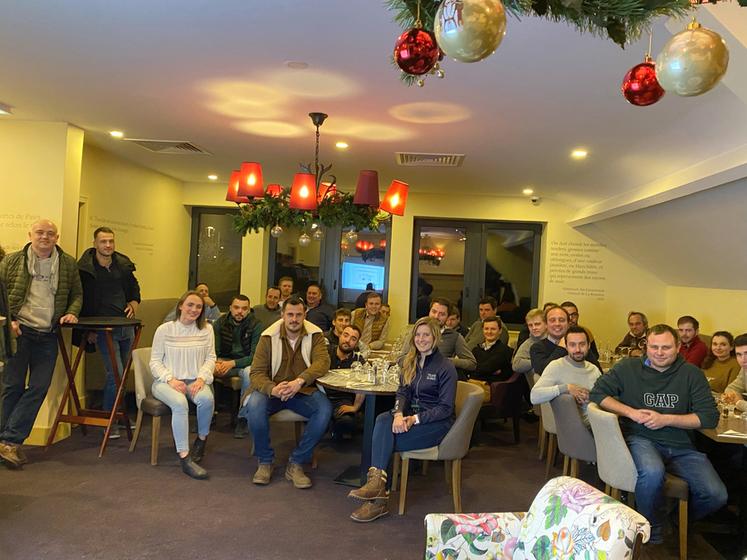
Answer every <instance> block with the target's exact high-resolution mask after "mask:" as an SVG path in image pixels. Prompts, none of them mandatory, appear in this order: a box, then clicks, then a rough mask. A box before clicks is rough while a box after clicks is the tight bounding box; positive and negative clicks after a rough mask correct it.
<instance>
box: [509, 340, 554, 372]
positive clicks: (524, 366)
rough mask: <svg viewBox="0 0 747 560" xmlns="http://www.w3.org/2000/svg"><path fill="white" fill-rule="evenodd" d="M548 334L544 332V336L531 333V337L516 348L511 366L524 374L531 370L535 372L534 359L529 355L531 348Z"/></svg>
mask: <svg viewBox="0 0 747 560" xmlns="http://www.w3.org/2000/svg"><path fill="white" fill-rule="evenodd" d="M546 336H547V335H546V334H543V335H542V336H531V335H530V336H529V338H527V339H526V340H525V341H524V342H522V343H521V346H519V347H518V348H517V349H516V353H515V354H514V359H513V362H511V367H512V368H513V370H514V371H515V372H518V373H524V374H526V373H530V372H531V373H534V371H533V370H532V360H531V358H530V357H529V349H530V348H531V347H532V344H534V343H535V342H538V341H540V340H542V339H543V338H545V337H546Z"/></svg>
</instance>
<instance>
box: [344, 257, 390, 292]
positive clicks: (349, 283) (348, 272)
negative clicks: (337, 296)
mask: <svg viewBox="0 0 747 560" xmlns="http://www.w3.org/2000/svg"><path fill="white" fill-rule="evenodd" d="M369 282H370V283H371V284H373V286H374V289H375V290H382V289H383V288H384V267H383V266H377V265H373V264H360V263H356V262H343V263H342V288H343V289H344V290H360V291H363V290H365V289H366V284H368V283H369Z"/></svg>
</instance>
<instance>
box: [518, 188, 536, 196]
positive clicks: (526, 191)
mask: <svg viewBox="0 0 747 560" xmlns="http://www.w3.org/2000/svg"><path fill="white" fill-rule="evenodd" d="M521 194H525V195H530V194H534V189H530V188H526V189H524V190H522V191H521Z"/></svg>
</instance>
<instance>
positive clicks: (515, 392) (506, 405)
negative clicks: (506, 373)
mask: <svg viewBox="0 0 747 560" xmlns="http://www.w3.org/2000/svg"><path fill="white" fill-rule="evenodd" d="M527 387H528V384H527V379H526V376H525V375H524V374H523V373H518V372H514V374H513V375H512V376H511V377H509V378H508V379H507V380H506V381H493V382H492V383H491V384H490V405H492V407H493V411H492V412H493V416H495V417H498V418H511V420H512V422H513V431H514V443H519V440H520V431H519V423H520V421H521V410H522V405H523V403H524V401H523V396H524V393H525V391H526V388H527Z"/></svg>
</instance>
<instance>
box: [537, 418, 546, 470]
mask: <svg viewBox="0 0 747 560" xmlns="http://www.w3.org/2000/svg"><path fill="white" fill-rule="evenodd" d="M538 424H539V432H538V433H537V446H538V447H539V460H540V461H541V460H542V459H544V458H545V452H546V451H547V436H548V433H547V432H546V431H545V426H544V424H543V423H542V417H541V416H540V419H539V422H538Z"/></svg>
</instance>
